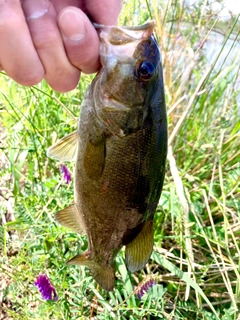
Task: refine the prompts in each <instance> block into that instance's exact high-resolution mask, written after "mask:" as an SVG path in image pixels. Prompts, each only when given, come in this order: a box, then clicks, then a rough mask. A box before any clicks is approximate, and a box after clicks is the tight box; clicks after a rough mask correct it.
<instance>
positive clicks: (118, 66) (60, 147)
mask: <svg viewBox="0 0 240 320" xmlns="http://www.w3.org/2000/svg"><path fill="white" fill-rule="evenodd" d="M96 28H97V29H98V30H99V33H100V34H99V36H100V60H101V64H102V68H101V70H100V71H99V72H98V74H97V76H96V77H95V78H94V80H93V81H92V83H91V85H90V86H89V88H88V90H87V92H86V95H85V98H84V101H83V103H82V106H81V114H80V120H79V126H78V130H77V131H76V132H73V133H71V134H70V135H68V136H67V137H65V138H63V139H62V140H60V141H59V142H57V143H56V144H55V145H53V146H52V147H50V148H49V150H48V156H49V157H52V158H55V159H58V160H61V161H72V160H74V159H76V168H75V179H74V180H75V181H74V184H75V187H74V190H75V191H74V195H75V202H74V204H73V205H71V206H69V207H67V208H65V209H63V210H61V211H59V212H58V213H57V214H56V219H57V221H58V222H60V223H61V224H62V225H64V226H66V227H69V228H71V229H73V230H74V231H76V232H78V233H86V234H87V237H88V250H87V251H85V252H84V253H81V254H79V255H77V256H76V257H74V258H73V259H72V260H70V261H69V262H68V263H69V264H78V265H83V266H86V267H88V268H89V269H90V271H91V274H92V276H93V278H94V279H95V280H96V281H97V282H98V283H99V284H100V285H101V286H102V287H103V288H104V289H105V290H108V291H110V290H113V288H114V279H115V266H114V258H115V256H116V255H117V253H118V252H119V250H120V249H121V248H122V247H123V246H125V260H126V266H127V269H128V270H129V271H130V272H135V271H138V270H140V269H141V268H143V267H144V266H145V264H146V263H147V262H148V260H149V257H150V255H151V252H152V248H153V217H154V213H155V211H156V207H157V205H158V202H159V198H160V195H161V191H162V186H163V181H164V175H165V163H166V155H167V116H166V107H165V97H164V84H163V74H162V63H161V54H160V50H159V47H158V45H157V42H156V39H155V37H154V35H153V29H154V22H153V21H150V22H148V23H146V24H144V25H142V26H137V27H117V26H102V25H96Z"/></svg>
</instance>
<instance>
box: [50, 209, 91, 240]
mask: <svg viewBox="0 0 240 320" xmlns="http://www.w3.org/2000/svg"><path fill="white" fill-rule="evenodd" d="M55 218H56V220H57V221H58V222H59V223H60V224H61V225H63V226H64V227H67V228H70V229H72V230H73V231H75V232H77V233H79V234H84V233H85V227H84V224H83V221H82V219H81V215H80V213H79V212H78V210H77V208H76V206H75V204H72V205H70V206H69V207H66V208H64V209H63V210H61V211H58V212H57V213H56V214H55Z"/></svg>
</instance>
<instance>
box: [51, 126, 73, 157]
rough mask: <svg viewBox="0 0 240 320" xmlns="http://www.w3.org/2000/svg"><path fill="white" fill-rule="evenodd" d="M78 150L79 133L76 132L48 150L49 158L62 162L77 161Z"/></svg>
mask: <svg viewBox="0 0 240 320" xmlns="http://www.w3.org/2000/svg"><path fill="white" fill-rule="evenodd" d="M77 148H78V132H77V131H74V132H72V133H70V134H68V135H67V136H66V137H64V138H62V139H61V140H59V141H58V142H57V143H55V144H54V145H53V146H51V147H50V148H48V151H47V156H48V157H49V158H53V159H56V160H60V161H75V160H76V158H77Z"/></svg>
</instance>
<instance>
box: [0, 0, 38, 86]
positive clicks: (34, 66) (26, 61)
mask: <svg viewBox="0 0 240 320" xmlns="http://www.w3.org/2000/svg"><path fill="white" fill-rule="evenodd" d="M0 44H1V45H0V64H1V68H2V69H4V70H5V71H6V73H7V74H8V75H9V76H10V77H11V78H12V79H14V80H15V81H17V82H18V83H20V84H22V85H27V86H30V85H34V84H37V83H38V82H40V81H41V80H42V78H43V77H44V68H43V66H42V63H41V61H40V59H39V57H38V54H37V52H36V50H35V48H34V46H33V43H32V40H31V36H30V33H29V30H28V26H27V24H26V21H25V17H24V14H23V11H22V7H21V4H20V1H19V0H12V1H3V0H0Z"/></svg>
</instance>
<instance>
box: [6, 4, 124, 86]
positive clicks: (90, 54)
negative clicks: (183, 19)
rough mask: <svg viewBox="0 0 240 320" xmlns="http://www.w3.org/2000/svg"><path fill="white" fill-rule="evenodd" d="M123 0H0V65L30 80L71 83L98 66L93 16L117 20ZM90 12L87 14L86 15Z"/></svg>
mask: <svg viewBox="0 0 240 320" xmlns="http://www.w3.org/2000/svg"><path fill="white" fill-rule="evenodd" d="M121 5H122V0H49V1H48V0H10V1H5V0H0V44H1V45H0V71H1V70H4V71H5V72H6V73H7V74H8V76H9V77H11V78H12V79H14V80H15V81H16V82H18V83H20V84H22V85H25V86H31V85H34V84H37V83H39V82H40V81H41V80H42V79H43V78H44V79H45V80H46V81H47V82H48V84H49V85H50V86H51V87H52V88H53V89H54V90H56V91H59V92H67V91H70V90H72V89H74V88H75V87H76V86H77V84H78V82H79V79H80V75H81V71H82V72H84V73H93V72H96V71H97V70H98V68H99V67H100V62H99V39H98V35H97V32H96V30H95V28H94V27H93V25H92V23H91V21H90V19H91V20H92V21H93V22H96V23H100V24H105V25H111V24H116V23H117V18H118V15H119V13H120V10H121ZM88 17H90V19H89V18H88Z"/></svg>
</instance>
